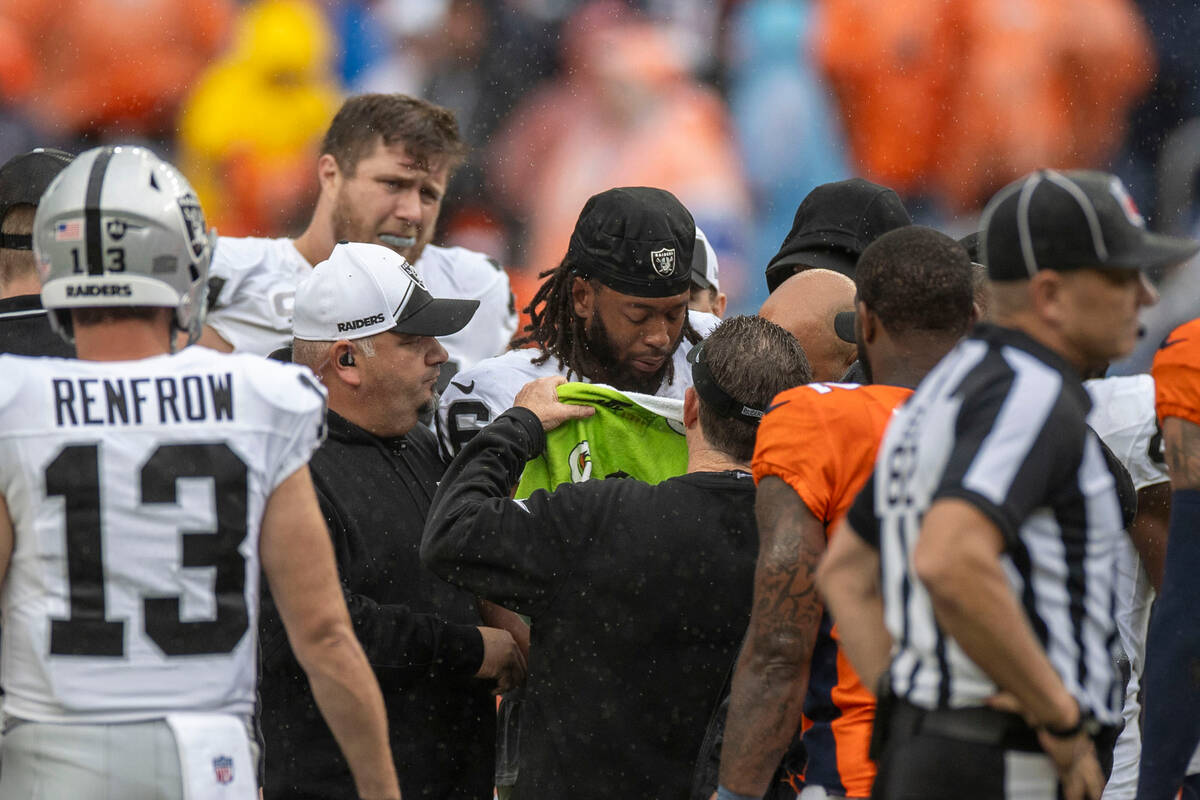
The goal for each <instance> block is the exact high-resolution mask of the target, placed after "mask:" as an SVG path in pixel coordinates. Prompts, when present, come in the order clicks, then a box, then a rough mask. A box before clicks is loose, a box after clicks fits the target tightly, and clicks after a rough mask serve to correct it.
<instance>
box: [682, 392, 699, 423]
mask: <svg viewBox="0 0 1200 800" xmlns="http://www.w3.org/2000/svg"><path fill="white" fill-rule="evenodd" d="M699 419H700V397H699V395H697V394H696V390H695V389H693V388H692V387H691V386H689V387H688V388H687V390H686V391H685V392H684V393H683V426H684V427H685V428H690V427H692V426H693V425H695V424H696V422H697V421H698V420H699Z"/></svg>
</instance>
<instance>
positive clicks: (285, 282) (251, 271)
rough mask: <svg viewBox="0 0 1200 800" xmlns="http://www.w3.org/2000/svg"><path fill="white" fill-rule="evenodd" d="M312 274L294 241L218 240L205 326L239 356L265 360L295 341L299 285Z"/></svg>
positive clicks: (210, 278)
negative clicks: (305, 277) (295, 318)
mask: <svg viewBox="0 0 1200 800" xmlns="http://www.w3.org/2000/svg"><path fill="white" fill-rule="evenodd" d="M310 272H312V265H311V264H309V263H308V261H307V260H306V259H305V258H304V256H302V255H300V251H299V250H297V249H296V246H295V245H294V244H293V243H292V240H291V239H258V238H254V237H248V238H233V237H230V236H222V237H220V238H219V239H217V246H216V249H214V250H213V259H212V265H211V266H210V267H209V270H208V317H207V318H206V319H205V320H204V322H205V324H206V325H209V326H211V327H212V329H213V330H215V331H216V332H217V333H219V334H220V335H221V338H222V339H224V340H225V341H227V342H229V343H230V344H231V345H233V351H234V352H235V353H255V354H257V355H260V356H265V355H270V354H271V352H273V351H275V350H278V349H279V348H281V347H283V346H285V345H289V344H291V343H292V310H293V308H294V307H295V299H296V285H297V284H298V283H300V280H301V279H302V278H303V277H304V276H306V275H308V273H310Z"/></svg>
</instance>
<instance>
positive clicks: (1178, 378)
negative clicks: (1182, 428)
mask: <svg viewBox="0 0 1200 800" xmlns="http://www.w3.org/2000/svg"><path fill="white" fill-rule="evenodd" d="M1151 374H1152V375H1153V376H1154V402H1155V407H1156V410H1157V412H1158V419H1159V421H1160V422H1161V421H1162V420H1164V419H1166V418H1167V417H1179V418H1180V419H1185V420H1187V421H1188V422H1193V423H1195V424H1197V425H1200V319H1194V320H1192V321H1191V322H1185V323H1184V324H1182V325H1180V326H1179V327H1178V328H1176V329H1175V330H1173V331H1171V335H1170V336H1168V337H1167V338H1166V340H1164V341H1163V343H1162V346H1161V347H1160V348H1159V350H1158V352H1157V353H1156V354H1155V356H1154V366H1153V367H1152V368H1151Z"/></svg>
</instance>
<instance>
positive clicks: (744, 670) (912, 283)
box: [718, 226, 974, 800]
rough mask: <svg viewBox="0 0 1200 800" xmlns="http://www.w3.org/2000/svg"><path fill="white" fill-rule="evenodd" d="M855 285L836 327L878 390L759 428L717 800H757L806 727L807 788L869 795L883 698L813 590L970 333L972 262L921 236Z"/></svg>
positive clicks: (900, 235) (905, 232) (805, 389)
mask: <svg viewBox="0 0 1200 800" xmlns="http://www.w3.org/2000/svg"><path fill="white" fill-rule="evenodd" d="M856 284H857V288H858V294H857V297H856V299H855V307H856V313H855V314H854V318H853V321H852V322H853V326H852V329H851V326H850V325H849V324H848V323H850V322H851V320H850V319H849V315H839V319H838V324H837V328H838V331H839V335H845V336H846V337H849V336H851V330H852V331H853V338H854V339H855V340H856V342H857V345H858V350H859V359H860V361H861V363H862V366H863V369H864V371H865V373H866V375H867V380H868V383H871V384H872V385H861V386H860V385H857V384H822V383H813V384H808V385H806V386H800V387H797V388H795V389H791V390H789V391H786V392H784V393H782V394H780V395H778V396H777V397H776V398H775V400H774V402H773V403H772V404H771V406H770V407H769V408H768V409H767V414H766V416H765V417H764V418H763V421H762V424H761V426H760V427H759V432H758V439H757V445H756V448H755V453H754V464H753V466H754V479H755V481H757V482H758V500H757V503H756V514H757V517H758V528H759V555H758V565H757V570H756V573H755V585H754V605H753V613H752V615H751V618H750V629H749V633H748V634H747V637H746V644H745V645H744V646H743V649H742V653H741V655H740V657H739V658H738V663H737V669H736V672H735V673H734V677H733V687H732V695H731V701H730V707H729V716H728V721H727V723H726V729H725V741H724V745H723V750H722V754H721V771H720V779H721V785H720V788H719V790H718V797H719V798H721V800H726V798H731V799H733V800H740V798H761V797H762V796H763V794H764V793H765V792H766V791H767V790H768V789H769V788H770V787H769V783H770V779H771V776H772V774H773V773H774V772H775V770H776V767H777V766H778V765H779V762H780V758H781V757H782V756H783V754H784V752H785V750H786V749H787V747H788V745H789V743H790V742H791V741H792V739H793V736H794V734H795V732H796V730H797V727H798V726H802V728H803V742H804V746H805V749H806V751H807V753H808V765H807V768H806V769H805V772H804V774H803V776H798V777H801V778H802V780H803V785H804V786H805V787H809V786H817V787H821V788H822V789H823V790H824V791H825V793H826V794H827V795H828V796H831V797H854V798H860V797H861V798H865V797H868V796H870V793H871V784H872V782H873V780H874V777H875V767H874V765H873V764H872V763H871V761H870V759H869V758H868V757H867V749H868V743H869V739H870V736H871V723H872V720H873V719H874V697H873V696H872V694H871V693H870V692H869V691H868V690H867V689H866V688H865V687H864V686H863V685H862V684H861V682H860V681H859V679H858V677H857V676H856V675H855V674H854V671H853V669H851V667H850V663H849V661H848V660H847V659H846V657H845V656H844V655H843V654H842V653H841V652H840V650H839V648H838V644H837V639H838V635H837V630H836V628H834V627H833V625H832V621H831V620H830V618H829V616H828V615H827V614H825V613H824V610H823V608H822V604H821V601H820V599H819V598H818V597H817V593H816V588H815V584H814V577H815V574H816V570H817V564H818V562H819V561H820V559H821V556H822V554H823V553H824V551H825V546H826V542H827V537H828V536H829V533H830V531H832V529H833V526H834V524H835V523H836V522H837V521H838V520H839V519H840V518H841V517H842V515H843V514H844V513H845V512H846V509H847V508H848V507H849V506H850V504H851V503H852V502H853V500H854V497H855V495H856V494H857V493H858V490H859V489H860V488H861V487H862V485H863V483H865V482H866V480H867V478H868V476H870V474H871V471H872V470H873V469H874V466H875V452H876V450H877V449H878V446H879V442H880V440H881V439H882V438H883V432H884V429H885V428H886V426H887V423H888V420H889V418H890V417H891V414H892V410H893V409H894V408H895V407H896V406H898V405H900V404H901V403H902V402H904V400H905V399H907V397H908V396H909V395H910V394H911V393H912V389H913V387H915V386H916V385H917V383H919V382H920V380H921V379H922V378H923V377H924V376H925V374H926V372H928V371H929V370H930V369H931V368H932V367H933V366H934V364H936V363H937V362H938V361H939V360H940V359H941V357H942V356H943V355H945V354H946V353H947V352H948V351H949V350H950V349H951V348H952V347H953V346H954V345H955V343H956V342H957V341H958V339H959V338H960V337H962V336H963V334H965V333H966V332H967V329H968V328H969V327H970V325H971V324H972V322H973V321H974V297H973V293H972V270H971V262H970V259H969V258H968V256H967V253H966V250H964V249H963V247H962V246H961V245H959V244H958V243H957V242H955V241H954V240H953V239H950V238H948V237H946V236H944V235H942V234H940V233H938V232H937V231H934V230H931V229H929V228H922V227H916V226H910V227H905V228H900V229H898V230H894V231H891V232H890V233H887V234H885V235H883V236H882V237H880V238H879V239H878V240H876V241H875V242H874V243H873V244H872V245H870V247H868V248H867V249H866V250H865V251H864V252H863V254H862V257H861V258H860V259H859V261H858V267H857V272H856ZM802 712H803V717H802ZM793 783H794V784H795V781H794V780H793ZM796 788H797V789H798V788H799V786H797V787H796Z"/></svg>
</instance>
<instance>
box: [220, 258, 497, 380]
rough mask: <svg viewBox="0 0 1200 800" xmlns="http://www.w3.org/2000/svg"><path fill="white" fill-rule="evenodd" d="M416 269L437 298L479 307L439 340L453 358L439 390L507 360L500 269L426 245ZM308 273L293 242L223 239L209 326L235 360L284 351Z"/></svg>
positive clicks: (489, 262)
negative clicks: (485, 364) (499, 358)
mask: <svg viewBox="0 0 1200 800" xmlns="http://www.w3.org/2000/svg"><path fill="white" fill-rule="evenodd" d="M413 266H414V268H415V269H416V270H417V272H418V274H420V276H421V278H422V279H423V280H424V281H425V285H426V286H428V287H429V292H430V294H432V295H433V296H434V297H450V298H458V299H465V300H478V301H479V308H478V309H476V311H475V314H474V316H472V317H471V321H470V322H468V323H467V325H466V327H464V328H463V329H462V330H461V331H459V332H458V333H453V334H451V335H449V336H440V337H438V341H439V342H441V343H442V346H443V347H445V348H446V352H447V353H448V354H449V356H450V360H449V361H448V362H447V363H446V364H444V365H443V366H442V372H441V382H440V383H439V386H444V385H445V383H446V381H448V380H449V379H450V378H451V377H453V376H454V374H455V372H457V371H458V370H460V369H466V368H467V367H469V366H471V365H472V364H474V363H475V362H477V361H481V360H483V359H485V358H491V357H492V356H494V355H497V354H499V353H502V352H504V348H505V347H507V346H508V341H509V339H511V338H512V335H513V332H514V331H516V329H517V309H516V305H515V301H514V300H513V295H512V292H511V291H510V289H509V282H508V273H506V272H505V271H504V270H503V269H502V268H501V267H500V265H499V264H497V263H496V262H495V261H493V260H492V259H490V258H488V257H487V256H485V255H484V254H483V253H476V252H474V251H473V250H467V249H465V248H462V247H437V246H435V245H427V246H426V247H425V249H424V250H423V251H422V252H421V257H420V258H419V259H417V263H416V264H414V265H413ZM310 272H312V265H310V264H309V263H308V261H306V260H305V258H304V256H302V255H300V251H299V250H297V249H296V246H295V244H294V243H293V242H292V240H291V239H259V238H255V237H247V238H234V237H228V236H222V237H221V238H220V239H219V240H217V248H216V250H215V251H213V262H212V267H211V268H210V270H209V282H208V291H209V304H210V306H211V307H210V308H209V312H208V319H207V320H206V323H207V324H208V325H209V326H211V327H212V329H213V330H215V331H216V332H217V333H219V334H220V335H221V338H223V339H224V340H225V341H227V342H229V343H230V344H231V345H233V349H234V351H235V352H246V353H257V354H258V355H261V356H265V355H268V354H270V353H271V352H272V351H274V350H277V349H278V348H280V347H284V346H285V345H289V344H291V343H292V310H293V307H294V305H295V298H296V286H297V284H299V283H300V281H301V280H302V279H303V278H304V277H305V276H307V275H308V274H309V273H310Z"/></svg>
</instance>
